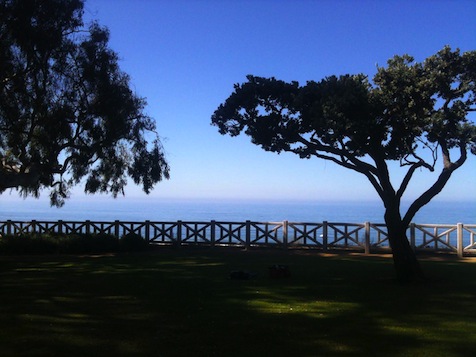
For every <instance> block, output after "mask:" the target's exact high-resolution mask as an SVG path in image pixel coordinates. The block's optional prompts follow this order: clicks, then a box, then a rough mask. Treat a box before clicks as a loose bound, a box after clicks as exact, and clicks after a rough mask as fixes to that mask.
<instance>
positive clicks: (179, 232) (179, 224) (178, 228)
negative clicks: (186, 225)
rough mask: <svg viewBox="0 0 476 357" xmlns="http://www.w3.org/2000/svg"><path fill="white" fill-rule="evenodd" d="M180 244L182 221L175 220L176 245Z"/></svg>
mask: <svg viewBox="0 0 476 357" xmlns="http://www.w3.org/2000/svg"><path fill="white" fill-rule="evenodd" d="M181 245H182V221H180V220H178V221H177V247H180V246H181Z"/></svg>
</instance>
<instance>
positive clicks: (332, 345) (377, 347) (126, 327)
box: [0, 249, 476, 357]
mask: <svg viewBox="0 0 476 357" xmlns="http://www.w3.org/2000/svg"><path fill="white" fill-rule="evenodd" d="M274 264H285V265H288V266H289V267H290V271H291V277H289V278H283V279H271V278H270V277H269V274H268V267H269V266H271V265H274ZM422 265H423V268H424V270H425V272H426V273H427V275H428V276H429V278H430V281H429V282H428V283H425V284H421V285H408V286H402V285H398V284H397V283H396V282H395V281H394V280H393V277H394V271H393V266H392V262H391V259H390V258H388V257H377V256H371V257H365V256H361V255H350V254H342V255H327V256H324V255H320V254H316V253H312V254H306V253H303V252H283V251H267V252H263V251H249V252H244V251H240V250H236V249H235V250H222V249H215V250H205V249H195V250H192V249H183V250H172V249H164V250H159V251H157V252H153V253H137V254H129V255H125V254H123V255H116V256H107V255H105V256H87V257H79V256H34V257H32V256H17V257H13V256H8V257H5V256H4V257H0V283H1V286H0V323H1V327H0V355H1V356H6V357H9V356H13V357H16V356H68V357H71V356H86V357H92V356H164V357H168V356H245V357H252V356H444V357H448V356H472V355H473V353H474V351H476V262H474V261H469V260H463V261H456V260H452V259H449V260H448V259H443V260H436V259H423V260H422ZM233 270H246V271H252V272H256V273H258V276H257V277H256V278H254V279H251V280H232V279H229V274H230V271H233Z"/></svg>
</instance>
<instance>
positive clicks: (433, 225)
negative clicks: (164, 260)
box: [0, 219, 476, 228]
mask: <svg viewBox="0 0 476 357" xmlns="http://www.w3.org/2000/svg"><path fill="white" fill-rule="evenodd" d="M32 223H36V224H58V223H62V224H86V223H89V224H146V223H149V224H178V223H182V224H212V223H214V224H233V225H244V224H247V223H249V224H251V225H258V224H268V225H283V224H284V223H287V224H288V225H324V224H326V225H329V226H351V227H362V226H364V225H365V224H366V223H368V224H370V225H371V226H377V227H385V226H386V224H385V223H374V222H361V223H358V222H332V221H322V222H300V221H287V220H284V221H250V220H246V221H216V220H211V221H203V220H201V221H193V220H177V221H155V220H154V221H150V220H144V221H123V220H111V221H92V220H62V219H59V220H36V219H32V220H11V219H8V220H0V224H2V225H4V224H32ZM459 224H462V225H463V226H464V227H466V228H476V224H464V223H455V224H441V223H412V225H413V226H414V227H415V228H453V227H456V226H457V225H459Z"/></svg>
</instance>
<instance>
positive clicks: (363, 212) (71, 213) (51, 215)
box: [0, 196, 476, 224]
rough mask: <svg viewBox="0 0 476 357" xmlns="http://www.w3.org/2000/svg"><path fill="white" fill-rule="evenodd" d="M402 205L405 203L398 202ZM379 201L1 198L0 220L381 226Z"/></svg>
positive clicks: (469, 217)
mask: <svg viewBox="0 0 476 357" xmlns="http://www.w3.org/2000/svg"><path fill="white" fill-rule="evenodd" d="M402 206H403V207H407V206H408V205H405V204H402ZM383 213H384V208H383V205H382V204H381V203H380V202H343V201H339V202H337V201H336V202H329V201H325V202H319V201H251V200H205V199H191V200H185V199H157V198H145V199H134V198H127V197H126V198H118V199H117V200H114V199H111V198H109V197H105V198H101V197H99V198H96V197H95V198H94V199H70V200H68V201H67V202H66V204H65V206H64V207H62V208H59V209H58V208H55V207H49V203H48V202H47V200H43V199H42V200H35V199H31V198H28V199H26V200H11V199H5V200H2V197H1V196H0V221H5V220H17V221H30V220H38V221H57V220H60V219H61V220H65V221H84V220H91V221H114V220H121V221H145V220H150V221H162V222H174V221H177V220H182V221H204V222H208V221H211V220H216V221H233V222H241V221H246V220H250V221H258V222H266V221H269V222H278V221H284V220H288V221H292V222H323V221H328V222H348V223H362V222H366V221H368V222H372V223H383V221H384V220H383ZM413 222H415V223H420V224H423V223H438V224H456V223H465V224H476V202H474V201H466V202H439V201H435V202H430V203H429V204H428V205H426V206H424V207H423V208H422V209H421V210H420V212H418V214H417V215H416V217H415V218H414V219H413Z"/></svg>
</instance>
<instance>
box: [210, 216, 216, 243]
mask: <svg viewBox="0 0 476 357" xmlns="http://www.w3.org/2000/svg"><path fill="white" fill-rule="evenodd" d="M210 241H211V245H212V248H213V247H215V220H213V219H212V221H211V224H210Z"/></svg>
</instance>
